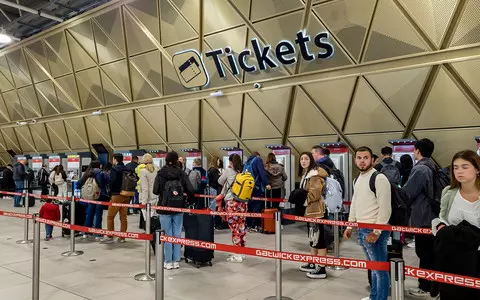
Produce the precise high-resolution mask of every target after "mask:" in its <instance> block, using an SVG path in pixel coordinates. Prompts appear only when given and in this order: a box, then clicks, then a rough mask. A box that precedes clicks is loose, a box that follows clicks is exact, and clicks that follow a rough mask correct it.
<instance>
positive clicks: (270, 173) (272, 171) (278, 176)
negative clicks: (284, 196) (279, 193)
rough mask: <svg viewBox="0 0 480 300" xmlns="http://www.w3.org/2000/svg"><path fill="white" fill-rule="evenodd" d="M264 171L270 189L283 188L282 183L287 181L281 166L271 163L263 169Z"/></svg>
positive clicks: (274, 162)
mask: <svg viewBox="0 0 480 300" xmlns="http://www.w3.org/2000/svg"><path fill="white" fill-rule="evenodd" d="M265 171H266V172H267V177H268V182H269V184H270V186H271V187H272V189H281V188H283V187H284V186H285V184H284V182H285V181H287V179H288V176H287V173H285V167H284V166H283V165H282V164H279V163H278V162H276V161H272V162H270V165H269V166H266V167H265Z"/></svg>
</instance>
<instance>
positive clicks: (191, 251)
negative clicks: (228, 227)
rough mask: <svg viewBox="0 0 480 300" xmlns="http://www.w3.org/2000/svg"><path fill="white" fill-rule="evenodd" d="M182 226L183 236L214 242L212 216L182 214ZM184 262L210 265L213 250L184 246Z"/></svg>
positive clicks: (197, 265)
mask: <svg viewBox="0 0 480 300" xmlns="http://www.w3.org/2000/svg"><path fill="white" fill-rule="evenodd" d="M183 226H184V227H185V238H186V239H193V240H200V241H204V242H212V243H213V242H214V230H213V218H212V216H209V215H190V214H184V216H183ZM184 256H185V262H186V263H188V262H189V261H192V262H193V263H194V264H195V266H196V267H197V268H200V266H201V265H202V264H208V265H209V266H212V259H213V257H214V255H213V250H208V249H201V248H194V247H189V246H185V251H184Z"/></svg>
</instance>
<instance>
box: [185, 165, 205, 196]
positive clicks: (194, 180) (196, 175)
mask: <svg viewBox="0 0 480 300" xmlns="http://www.w3.org/2000/svg"><path fill="white" fill-rule="evenodd" d="M187 175H188V180H189V181H190V183H191V184H192V187H193V190H194V191H198V189H199V188H200V184H201V183H202V174H201V173H200V171H198V170H190V172H188V174H187Z"/></svg>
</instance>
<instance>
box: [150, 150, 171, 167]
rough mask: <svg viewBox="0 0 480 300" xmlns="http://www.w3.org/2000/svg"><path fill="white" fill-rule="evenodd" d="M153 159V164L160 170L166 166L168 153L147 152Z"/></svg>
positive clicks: (161, 151) (160, 151)
mask: <svg viewBox="0 0 480 300" xmlns="http://www.w3.org/2000/svg"><path fill="white" fill-rule="evenodd" d="M147 153H149V154H150V155H151V156H152V157H153V164H154V165H156V166H157V167H158V168H159V169H161V168H163V166H165V158H166V157H167V152H166V151H163V150H149V151H147Z"/></svg>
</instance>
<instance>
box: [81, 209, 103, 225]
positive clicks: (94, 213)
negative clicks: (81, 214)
mask: <svg viewBox="0 0 480 300" xmlns="http://www.w3.org/2000/svg"><path fill="white" fill-rule="evenodd" d="M102 218H103V206H102V205H98V204H91V203H88V206H87V214H86V216H85V227H92V226H93V225H94V223H93V220H95V225H94V228H102Z"/></svg>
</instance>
